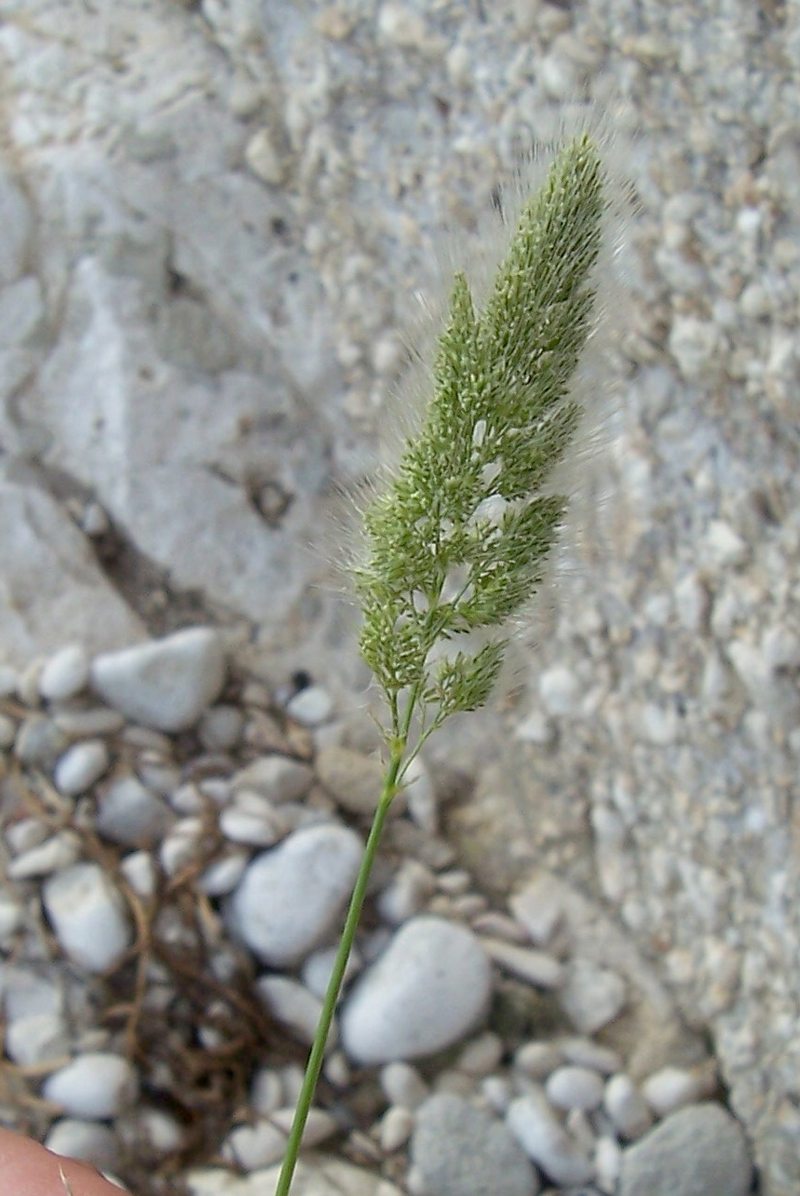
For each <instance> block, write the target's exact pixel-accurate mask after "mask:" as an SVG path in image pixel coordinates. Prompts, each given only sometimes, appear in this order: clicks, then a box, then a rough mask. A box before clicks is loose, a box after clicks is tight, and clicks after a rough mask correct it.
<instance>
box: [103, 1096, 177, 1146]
mask: <svg viewBox="0 0 800 1196" xmlns="http://www.w3.org/2000/svg"><path fill="white" fill-rule="evenodd" d="M115 1128H116V1131H117V1133H118V1134H119V1136H120V1138H121V1139H122V1141H123V1142H124V1143H125V1144H126V1146H128V1148H129V1149H133V1150H136V1149H137V1148H141V1144H143V1143H147V1145H148V1146H149V1147H150V1149H151V1150H154V1151H156V1152H157V1153H158V1154H160V1155H165V1154H173V1153H174V1152H175V1151H177V1150H180V1149H181V1147H182V1146H183V1145H184V1133H183V1129H182V1127H181V1124H180V1122H179V1121H177V1120H176V1119H175V1118H174V1117H171V1116H170V1115H169V1113H165V1112H164V1110H163V1109H155V1108H153V1107H152V1106H147V1105H139V1106H138V1107H135V1108H132V1109H128V1110H127V1112H125V1113H123V1115H122V1116H121V1117H118V1118H117V1120H116V1124H115Z"/></svg>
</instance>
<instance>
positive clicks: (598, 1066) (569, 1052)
mask: <svg viewBox="0 0 800 1196" xmlns="http://www.w3.org/2000/svg"><path fill="white" fill-rule="evenodd" d="M557 1045H558V1049H559V1050H560V1051H561V1054H562V1055H563V1056H564V1058H565V1059H566V1061H567V1063H574V1064H575V1066H576V1067H588V1068H590V1069H591V1070H592V1071H599V1072H600V1074H601V1075H603V1076H610V1075H611V1074H612V1072H615V1071H619V1070H620V1068H621V1067H622V1059H621V1058H620V1055H619V1052H618V1051H615V1050H613V1049H612V1048H611V1047H607V1046H602V1045H601V1044H600V1043H599V1042H592V1040H591V1038H577V1037H568V1038H559V1039H558V1040H557Z"/></svg>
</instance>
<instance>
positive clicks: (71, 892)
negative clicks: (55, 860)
mask: <svg viewBox="0 0 800 1196" xmlns="http://www.w3.org/2000/svg"><path fill="white" fill-rule="evenodd" d="M42 901H43V903H44V908H45V911H46V913H47V917H48V918H49V920H50V924H51V925H52V927H53V930H54V932H55V935H56V938H57V939H58V941H59V943H60V945H61V947H62V948H63V950H64V951H65V953H66V954H67V955H68V956H69V958H70V959H71V960H72V961H73V963H76V964H78V966H79V967H82V968H85V969H86V970H87V971H88V972H105V971H106V970H107V969H108V968H111V967H113V966H114V965H115V964H117V963H119V961H120V960H121V959H122V957H123V955H124V954H125V952H126V951H127V950H128V948H129V946H130V945H131V942H132V938H133V935H132V929H131V924H130V919H129V917H128V912H127V909H126V907H125V903H124V901H123V900H122V897H121V896H120V894H119V892H118V891H117V889H116V888H115V887H114V885H113V884H112V883H111V881H110V880H109V879H108V877H107V876H106V874H105V873H104V872H103V870H102V868H100V866H99V865H98V864H93V863H81V864H75V865H73V866H72V867H71V868H66V869H65V870H64V871H63V872H58V873H56V875H55V876H50V877H48V879H47V880H46V881H45V883H44V887H43V891H42Z"/></svg>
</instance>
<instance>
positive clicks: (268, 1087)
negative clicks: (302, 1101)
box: [250, 1067, 283, 1117]
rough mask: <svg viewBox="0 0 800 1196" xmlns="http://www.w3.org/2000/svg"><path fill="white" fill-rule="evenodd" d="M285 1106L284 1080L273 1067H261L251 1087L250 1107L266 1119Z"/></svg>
mask: <svg viewBox="0 0 800 1196" xmlns="http://www.w3.org/2000/svg"><path fill="white" fill-rule="evenodd" d="M282 1104H283V1080H282V1079H281V1077H280V1074H279V1073H278V1072H277V1071H275V1069H274V1068H272V1067H261V1068H259V1069H258V1071H257V1072H256V1074H255V1075H254V1077H253V1081H252V1083H251V1085H250V1105H251V1106H252V1107H253V1108H254V1109H255V1111H256V1112H257V1113H261V1114H263V1115H264V1116H265V1117H267V1116H269V1114H270V1113H274V1112H275V1110H276V1109H279V1108H280V1107H281V1105H282Z"/></svg>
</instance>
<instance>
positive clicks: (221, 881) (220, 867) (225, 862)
mask: <svg viewBox="0 0 800 1196" xmlns="http://www.w3.org/2000/svg"><path fill="white" fill-rule="evenodd" d="M249 860H250V857H249V856H248V854H247V852H246V851H234V852H231V853H230V854H229V855H224V856H221V857H220V858H219V859H216V860H214V861H213V862H212V863H210V864H209V865H208V867H207V868H206V869H205V871H204V872H202V873H201V874H200V876H199V878H198V881H197V887H198V888H199V889H200V891H201V892H202V893H205V894H206V896H208V897H225V896H227V894H228V893H232V892H233V890H234V889H235V888H236V886H237V885H238V883H239V881H240V880H241V879H242V876H243V875H244V870H245V868H246V867H247V865H248V863H249Z"/></svg>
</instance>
